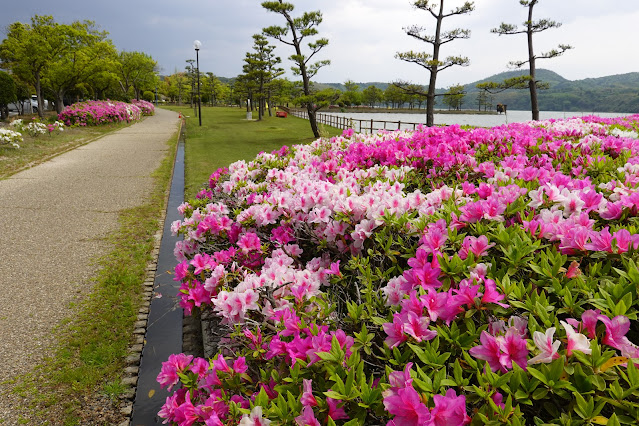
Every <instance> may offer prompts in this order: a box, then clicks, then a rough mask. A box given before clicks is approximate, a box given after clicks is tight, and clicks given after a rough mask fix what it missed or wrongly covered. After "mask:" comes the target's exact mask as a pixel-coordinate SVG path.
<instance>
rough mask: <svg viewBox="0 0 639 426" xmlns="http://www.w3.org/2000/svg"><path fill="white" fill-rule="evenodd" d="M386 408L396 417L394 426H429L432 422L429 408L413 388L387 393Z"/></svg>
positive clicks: (385, 398) (385, 397) (385, 396)
mask: <svg viewBox="0 0 639 426" xmlns="http://www.w3.org/2000/svg"><path fill="white" fill-rule="evenodd" d="M384 407H386V411H388V412H389V413H390V414H392V415H394V416H395V417H394V418H393V420H392V421H393V423H392V424H393V425H397V426H400V425H406V426H409V425H414V426H419V425H427V424H429V422H430V421H431V415H430V412H429V411H428V407H426V405H424V403H422V401H421V399H420V398H419V394H418V393H417V391H416V390H415V389H413V387H412V386H408V387H405V388H401V389H397V390H396V391H387V392H386V394H385V395H384ZM389 424H391V423H390V422H389Z"/></svg>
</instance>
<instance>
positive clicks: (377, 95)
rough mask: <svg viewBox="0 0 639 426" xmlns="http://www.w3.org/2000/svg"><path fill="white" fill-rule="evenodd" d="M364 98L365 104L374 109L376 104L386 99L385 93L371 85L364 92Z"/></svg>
mask: <svg viewBox="0 0 639 426" xmlns="http://www.w3.org/2000/svg"><path fill="white" fill-rule="evenodd" d="M362 98H363V100H364V102H365V103H366V104H368V105H370V107H371V108H372V107H374V106H375V104H376V103H378V102H381V101H382V100H383V99H384V91H383V90H382V89H380V88H379V87H377V86H373V85H372V84H371V85H370V86H368V87H367V88H366V89H364V90H363V91H362Z"/></svg>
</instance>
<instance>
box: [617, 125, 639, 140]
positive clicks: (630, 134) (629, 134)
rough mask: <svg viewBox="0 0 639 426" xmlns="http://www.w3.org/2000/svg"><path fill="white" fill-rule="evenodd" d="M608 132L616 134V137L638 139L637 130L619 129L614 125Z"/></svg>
mask: <svg viewBox="0 0 639 426" xmlns="http://www.w3.org/2000/svg"><path fill="white" fill-rule="evenodd" d="M610 134H611V135H612V136H617V137H618V138H630V139H639V134H637V132H633V131H632V130H621V129H619V128H616V127H615V128H614V129H611V130H610Z"/></svg>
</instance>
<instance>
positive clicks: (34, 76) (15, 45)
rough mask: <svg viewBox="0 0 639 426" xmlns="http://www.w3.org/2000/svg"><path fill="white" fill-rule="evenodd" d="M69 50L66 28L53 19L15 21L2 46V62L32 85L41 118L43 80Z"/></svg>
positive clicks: (39, 17)
mask: <svg viewBox="0 0 639 426" xmlns="http://www.w3.org/2000/svg"><path fill="white" fill-rule="evenodd" d="M69 47H70V44H69V42H68V37H67V31H66V28H65V26H62V25H60V24H58V23H56V22H55V21H54V19H53V17H52V16H40V15H35V16H34V17H33V18H31V24H23V23H22V22H14V23H12V24H10V25H9V27H8V29H7V36H6V38H5V39H4V40H3V41H2V44H0V61H1V62H2V66H3V68H6V69H9V70H11V72H12V73H13V74H14V75H16V76H18V77H19V78H20V79H21V80H22V81H24V82H25V83H28V84H30V85H32V86H33V87H34V89H35V92H36V96H37V98H38V115H40V116H41V117H42V116H43V110H44V102H43V100H42V78H43V75H44V73H45V72H46V71H47V70H48V68H49V67H50V66H51V63H53V62H54V61H55V60H56V59H57V58H58V57H59V56H60V55H63V54H64V53H65V52H66V51H67V50H68V49H69Z"/></svg>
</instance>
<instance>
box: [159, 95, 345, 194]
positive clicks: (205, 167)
mask: <svg viewBox="0 0 639 426" xmlns="http://www.w3.org/2000/svg"><path fill="white" fill-rule="evenodd" d="M166 108H167V109H170V110H172V111H181V112H182V113H183V114H184V115H187V116H189V117H188V118H187V119H186V131H187V134H186V151H185V156H186V158H185V165H186V188H185V191H186V192H185V197H186V199H189V198H192V197H193V196H194V195H195V194H196V193H197V192H198V191H199V190H200V189H201V188H202V187H203V186H204V185H205V184H206V182H208V179H209V176H210V175H211V173H213V172H214V171H215V170H217V169H218V168H220V167H225V166H228V165H229V164H231V163H233V162H234V161H238V160H247V161H248V160H251V159H253V158H255V156H256V155H257V154H259V153H260V152H262V151H266V152H271V151H273V150H276V149H279V148H281V147H282V146H283V145H287V146H291V145H296V144H300V143H308V142H312V141H313V140H315V138H314V137H313V132H312V131H311V126H310V125H309V123H308V121H307V120H304V119H301V118H297V117H292V116H290V115H289V116H288V117H287V118H276V117H268V116H267V117H264V119H263V120H262V121H247V120H246V110H244V109H240V108H226V107H203V108H202V127H200V126H199V121H198V118H197V117H195V115H194V114H193V110H192V109H191V108H189V107H188V106H183V107H175V106H173V107H166ZM253 116H254V117H256V116H257V112H254V113H253ZM320 129H321V127H320ZM341 132H342V131H341V130H339V129H335V128H332V127H324V129H323V130H322V133H323V135H325V136H335V135H339V134H341Z"/></svg>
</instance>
